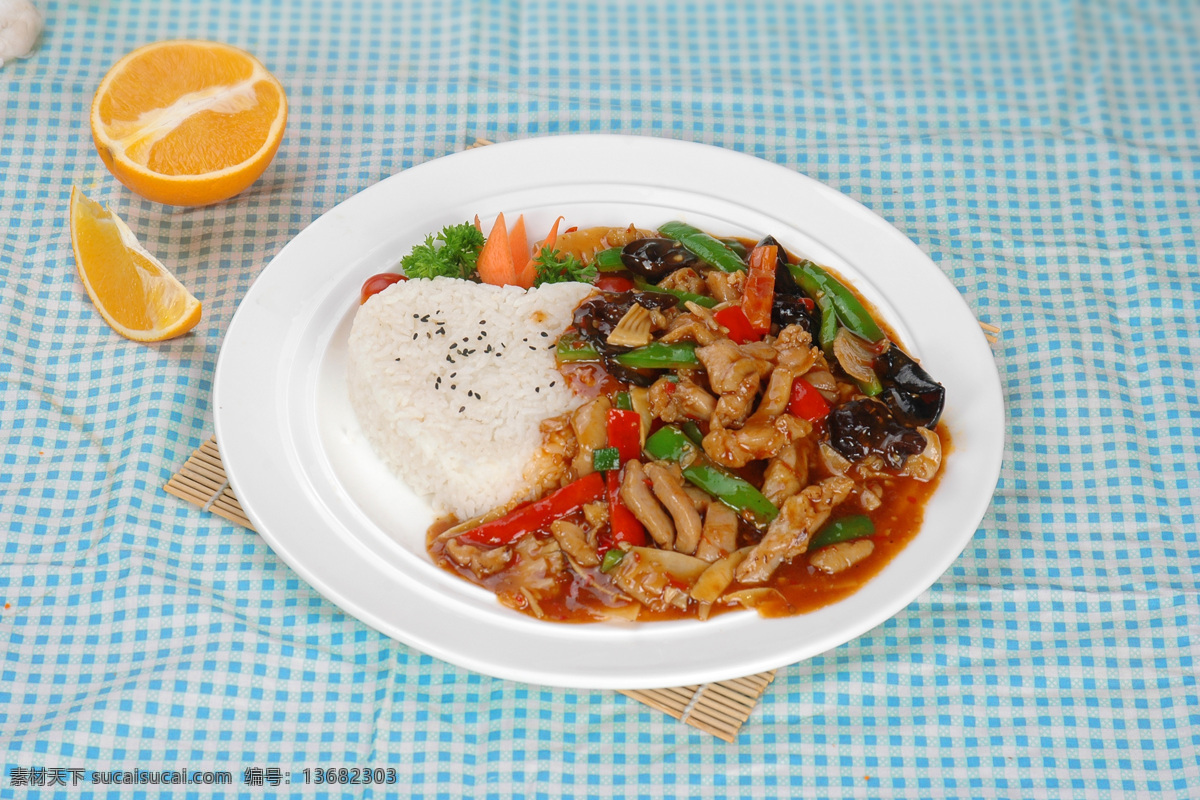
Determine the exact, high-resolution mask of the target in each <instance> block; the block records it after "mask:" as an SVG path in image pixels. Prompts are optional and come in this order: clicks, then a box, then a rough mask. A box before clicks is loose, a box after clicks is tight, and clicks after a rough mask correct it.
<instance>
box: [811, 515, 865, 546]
mask: <svg viewBox="0 0 1200 800" xmlns="http://www.w3.org/2000/svg"><path fill="white" fill-rule="evenodd" d="M874 535H875V525H874V524H873V523H872V522H871V518H870V517H867V516H864V515H862V514H852V515H850V516H848V517H838V518H837V519H834V520H830V521H829V522H827V523H825V525H824V526H822V528H821V530H819V531H817V535H816V536H814V537H813V538H812V541H811V542H809V543H808V550H809V552H812V551H813V550H818V549H820V548H822V547H825V546H826V545H831V544H837V543H838V542H848V541H850V540H851V539H861V538H863V537H864V536H874Z"/></svg>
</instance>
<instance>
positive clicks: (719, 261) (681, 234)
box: [658, 222, 746, 272]
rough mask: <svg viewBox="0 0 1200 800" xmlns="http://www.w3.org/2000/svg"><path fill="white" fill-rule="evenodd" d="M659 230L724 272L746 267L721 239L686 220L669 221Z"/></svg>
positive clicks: (659, 227) (660, 226)
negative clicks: (694, 226) (685, 221)
mask: <svg viewBox="0 0 1200 800" xmlns="http://www.w3.org/2000/svg"><path fill="white" fill-rule="evenodd" d="M658 232H659V233H661V234H662V235H663V236H667V237H669V238H671V239H674V240H675V241H677V242H679V243H680V244H681V245H683V249H685V250H687V251H688V252H689V253H691V254H692V255H694V256H697V257H698V258H700V259H701V260H703V261H705V262H707V263H709V264H712V265H713V266H714V267H716V268H717V269H719V270H721V271H722V272H738V271H741V270H745V269H746V262H745V261H743V260H742V259H741V257H740V256H739V255H738V254H737V253H735V252H733V250H731V249H729V246H728V245H726V244H725V243H724V242H722V241H721V240H719V239H714V238H713V237H712V236H709V235H708V234H707V233H705V232H704V231H702V230H700V229H699V228H693V227H692V226H691V225H688V224H687V223H684V222H667V223H664V224H662V225H659V226H658Z"/></svg>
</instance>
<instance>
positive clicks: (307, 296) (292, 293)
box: [214, 136, 1004, 689]
mask: <svg viewBox="0 0 1200 800" xmlns="http://www.w3.org/2000/svg"><path fill="white" fill-rule="evenodd" d="M500 211H504V212H506V213H508V214H509V215H510V216H512V215H513V213H514V212H523V213H524V214H525V218H526V223H527V225H528V227H529V229H530V230H531V231H539V230H545V229H548V228H549V225H550V223H551V221H552V220H553V218H554V217H556V216H557V215H559V214H562V215H564V216H565V217H566V224H567V225H580V226H591V225H627V224H629V223H630V222H636V223H637V224H639V225H643V226H651V227H653V226H655V225H657V224H659V223H662V222H665V221H667V220H669V219H683V220H685V221H688V222H691V223H693V224H695V225H697V226H698V227H700V228H702V229H704V230H707V231H710V232H714V233H716V234H718V235H741V236H747V237H751V238H759V237H760V236H762V235H764V234H767V233H770V234H772V235H774V236H775V237H776V238H777V239H778V240H779V241H780V242H781V243H782V244H783V245H784V246H785V247H787V248H788V249H789V250H791V251H792V252H794V253H797V254H800V255H804V256H808V257H809V258H812V259H813V260H814V261H816V262H818V263H823V264H828V265H830V266H832V267H833V268H835V269H836V270H838V271H839V272H840V273H841V274H842V275H844V276H845V277H846V278H847V279H849V280H850V281H851V282H852V283H853V284H854V285H855V286H856V287H857V288H858V289H859V290H860V291H861V292H862V294H863V295H864V296H866V298H867V299H868V300H870V301H871V302H872V303H874V305H875V306H876V308H877V309H879V310H880V312H881V313H882V314H883V315H884V316H885V317H886V319H887V320H888V322H889V323H891V325H892V327H893V328H894V329H895V330H896V332H897V333H898V334H899V336H900V337H901V339H902V340H903V341H904V342H905V344H906V345H908V347H909V348H910V349H911V350H912V351H913V353H914V355H916V356H917V357H919V358H920V359H921V361H922V364H923V366H925V368H926V369H927V370H928V371H929V372H930V373H931V374H932V375H934V376H935V377H936V378H937V379H938V380H939V381H941V382H942V383H943V384H944V385H945V386H946V397H947V400H946V412H945V415H944V419H945V422H946V424H947V425H948V426H949V428H950V431H951V434H952V436H953V445H954V449H953V452H952V453H951V454H950V455H949V457H948V458H947V461H946V467H945V474H944V476H943V478H942V481H941V485H940V486H939V488H938V490H937V491H936V493H935V494H934V496H933V498H932V499H931V501H930V503H929V506H928V508H927V509H926V513H925V522H924V525H923V526H922V528H921V531H920V532H919V534H918V535H917V536H916V537H915V538H914V539H913V541H912V542H911V543H910V544H909V545H908V546H907V548H905V549H904V550H903V551H902V552H901V553H900V554H899V555H897V556H896V557H895V558H894V559H893V561H892V562H891V563H890V564H888V565H887V566H886V567H885V568H884V569H883V570H882V571H881V572H880V573H879V574H878V575H877V576H876V577H875V578H874V579H872V580H871V581H870V582H869V583H868V584H867V585H866V586H865V587H864V588H863V589H861V590H860V591H859V592H858V593H856V594H854V595H853V596H851V597H849V598H847V599H845V600H843V601H841V602H838V603H836V604H834V605H831V606H827V607H825V608H822V609H820V610H817V611H814V612H812V613H809V614H804V615H801V616H797V617H791V618H788V619H773V620H765V619H760V618H759V617H758V616H757V615H756V614H754V613H753V612H744V613H736V614H725V615H721V616H720V617H717V618H716V619H713V620H710V621H708V622H704V623H701V622H694V621H683V622H656V623H648V624H633V625H628V624H627V625H619V624H607V623H606V624H591V625H563V624H554V623H546V622H539V621H537V620H535V619H532V618H530V617H526V616H523V615H521V614H518V613H517V612H514V611H511V610H509V609H507V608H505V607H503V606H501V605H500V604H499V603H498V602H497V601H496V599H495V597H494V596H493V595H492V594H490V593H488V592H486V591H484V590H482V589H480V588H478V587H476V586H474V585H472V584H469V583H467V582H466V581H464V580H461V579H459V578H457V577H455V576H452V575H450V574H448V573H446V572H444V571H443V570H441V569H439V568H437V567H436V566H434V565H433V563H432V562H431V561H430V560H429V558H428V556H427V555H426V553H425V548H424V536H425V533H424V532H425V530H426V528H427V526H428V525H429V523H430V522H431V521H432V520H431V514H430V511H429V510H428V508H427V507H426V506H425V504H424V503H423V502H421V501H420V499H418V498H417V497H415V496H414V495H413V494H412V493H411V492H409V491H408V490H407V489H406V488H405V487H404V486H403V485H402V484H401V483H400V482H399V481H398V480H397V479H396V478H394V477H393V476H392V475H391V474H390V472H388V471H387V470H386V468H385V467H383V465H382V464H381V462H380V461H379V459H377V458H376V457H375V455H374V454H373V452H372V451H371V449H370V447H369V446H368V445H367V444H366V442H365V440H364V438H363V436H362V432H361V431H360V430H359V428H358V424H357V422H356V421H355V418H354V415H353V414H352V413H351V410H350V408H349V404H348V400H347V397H346V390H345V379H344V377H345V376H344V369H345V357H346V339H347V336H348V333H349V329H350V324H351V321H352V319H353V316H354V313H355V310H356V309H357V307H358V291H359V286H360V285H361V283H362V282H363V280H365V279H366V278H367V277H368V276H370V275H372V274H374V273H377V272H384V271H387V270H389V269H391V268H393V267H395V265H396V264H397V262H398V261H399V259H400V257H401V256H402V255H403V254H405V253H407V252H408V250H409V249H410V248H411V246H412V245H413V244H415V243H417V242H419V241H421V240H423V239H424V237H425V236H426V235H427V234H428V233H430V232H433V231H437V230H440V228H441V227H442V226H443V225H447V224H451V223H457V222H461V221H463V220H468V219H471V218H473V217H474V216H475V215H476V214H478V215H479V216H480V218H481V219H484V220H490V219H492V218H493V217H494V216H495V215H496V213H497V212H500ZM214 392H215V398H216V401H215V402H216V409H215V417H216V429H217V436H218V440H219V441H220V444H221V453H222V457H223V461H224V464H225V468H226V471H227V472H228V474H229V477H230V480H231V482H232V484H233V487H234V489H235V491H236V492H237V496H238V498H239V500H240V501H241V504H242V508H243V509H244V510H245V511H246V514H247V515H248V516H249V518H250V520H251V521H252V522H253V523H254V526H255V528H256V529H257V530H258V532H259V534H260V535H261V536H262V537H263V538H264V539H265V540H266V541H267V543H268V544H269V545H270V546H271V547H272V548H273V549H274V550H275V552H276V553H278V554H279V556H280V557H281V558H283V559H284V560H285V561H286V562H287V563H288V564H289V565H291V567H292V568H293V569H295V570H296V572H298V573H299V574H300V575H301V576H303V577H304V579H305V580H307V581H308V582H309V583H311V584H312V585H313V586H314V587H315V588H316V589H317V590H318V591H320V592H321V593H322V594H323V595H325V596H326V597H328V598H329V599H330V600H332V601H333V602H334V603H336V604H337V605H338V606H340V607H341V608H343V609H344V610H345V611H346V612H348V613H350V614H352V615H354V616H355V617H357V618H359V619H360V620H362V621H363V622H365V623H367V624H368V625H370V626H372V627H374V628H376V629H378V630H380V631H382V632H383V633H385V634H387V635H388V636H391V637H393V638H395V639H398V640H400V641H402V642H405V643H407V644H409V645H412V646H413V647H416V648H417V649H419V650H422V651H424V652H426V653H429V654H431V655H434V656H437V657H439V658H443V659H445V660H446V661H450V662H452V663H454V664H458V665H460V666H463V667H466V668H468V669H472V670H477V671H479V672H483V673H487V674H490V675H495V676H498V677H502V678H510V679H514V680H521V681H528V682H531V683H540V684H549V685H556V686H570V687H579V688H594V689H604V688H609V689H615V688H623V689H632V688H652V687H660V686H678V685H685V684H693V683H702V682H706V681H714V680H724V679H729V678H734V677H740V676H744V675H748V674H752V673H756V672H760V671H763V670H767V669H774V668H777V667H782V666H785V665H787V664H791V663H794V662H796V661H799V660H802V659H805V658H809V657H811V656H814V655H816V654H818V653H822V652H824V651H826V650H829V649H831V648H833V647H836V646H837V645H840V644H842V643H844V642H846V641H848V640H850V639H852V638H854V637H856V636H858V635H860V634H862V633H863V632H865V631H867V630H869V629H871V628H873V627H874V626H876V625H878V624H879V623H881V622H883V621H884V620H886V619H888V618H889V617H891V616H892V615H893V614H895V613H896V612H898V611H900V609H902V608H904V606H906V605H908V603H910V602H911V601H912V600H913V599H915V598H916V597H917V596H918V595H919V594H920V593H921V592H923V591H924V590H925V589H927V588H928V587H929V586H930V585H931V584H933V582H934V581H936V580H937V579H938V577H939V576H940V575H941V574H942V573H943V572H944V571H945V570H946V569H947V568H948V567H949V565H950V563H951V562H952V561H953V560H954V559H955V558H956V557H957V556H958V554H959V553H960V552H961V551H962V549H963V548H964V547H965V546H966V544H967V542H968V541H969V540H970V538H971V536H972V535H973V534H974V532H975V529H976V526H977V525H978V524H979V521H980V519H981V518H982V517H983V514H984V512H985V511H986V509H987V507H988V503H989V502H990V500H991V496H992V492H993V491H994V489H995V485H996V480H997V477H998V475H999V469H1000V462H1001V457H1002V451H1003V437H1004V410H1003V405H1002V399H1001V391H1000V380H999V375H998V374H997V371H996V367H995V365H994V363H993V361H992V354H991V350H990V349H989V347H988V344H987V342H986V340H985V339H984V337H983V334H982V333H981V332H980V329H979V326H978V324H977V322H976V320H975V318H974V317H973V316H972V314H971V312H970V310H969V309H968V308H967V306H966V304H965V303H964V302H963V300H962V298H961V297H960V296H959V294H958V292H957V291H956V290H955V288H954V287H953V286H952V285H951V284H950V282H949V281H948V280H947V279H946V277H945V276H944V275H943V274H942V272H941V271H940V270H939V269H938V268H937V267H936V266H935V265H934V264H933V263H932V262H931V261H930V260H929V259H928V258H927V257H926V256H925V254H924V253H922V252H921V251H920V250H919V249H918V248H917V247H916V246H915V245H914V244H913V243H912V242H910V241H909V240H908V239H907V238H905V237H904V235H903V234H901V233H900V232H899V231H897V230H896V229H895V228H893V227H892V226H891V225H889V224H888V223H887V222H885V221H884V220H882V219H880V218H879V217H877V216H875V215H874V214H873V213H871V212H870V211H868V210H867V209H866V208H864V207H863V206H861V205H859V204H858V203H857V202H855V201H853V200H851V199H850V198H848V197H846V196H845V195H842V194H840V193H839V192H837V191H835V190H833V189H831V188H829V187H827V186H825V185H823V184H821V183H818V182H816V181H814V180H811V179H809V178H806V177H804V176H802V175H798V174H796V173H794V172H792V171H790V170H788V169H786V168H783V167H780V166H778V165H774V164H771V163H768V162H766V161H762V160H760V159H756V158H753V157H750V156H747V155H742V154H739V153H735V152H732V151H729V150H722V149H719V148H714V147H709V146H706V145H699V144H692V143H686V142H677V141H670V140H661V139H650V138H642V137H624V136H563V137H551V138H542V139H526V140H521V141H516V142H509V143H506V144H498V145H493V146H489V147H483V148H478V149H475V150H470V151H466V152H463V153H458V154H456V155H452V156H447V157H445V158H440V159H437V160H436V161H432V162H429V163H426V164H422V165H420V166H417V167H414V168H412V169H410V170H407V171H406V172H403V173H401V174H399V175H395V176H393V177H391V178H388V179H386V180H384V181H381V182H380V183H378V184H376V185H375V186H372V187H370V188H368V189H366V190H364V191H362V192H360V193H359V194H357V195H355V196H354V197H352V198H350V199H349V200H347V201H345V202H344V203H342V204H341V205H339V206H337V207H336V208H334V209H332V210H331V211H329V212H328V213H326V214H325V215H324V216H322V217H321V218H320V219H318V220H317V221H316V222H314V223H313V224H311V225H310V226H308V228H306V229H305V230H304V231H302V232H301V233H300V235H298V236H297V237H296V238H295V239H294V240H292V242H290V243H289V244H288V245H287V246H286V247H284V248H283V250H281V251H280V253H279V255H277V256H276V257H275V259H274V260H273V261H271V263H270V264H269V265H268V266H267V267H266V268H265V269H264V270H263V272H262V274H261V275H260V276H259V278H258V280H257V281H255V283H254V285H253V286H252V287H251V288H250V291H249V292H248V293H247V295H246V297H245V299H244V300H243V301H242V303H241V306H240V307H239V308H238V311H237V313H236V315H235V316H234V318H233V321H232V322H231V323H230V326H229V331H228V333H227V334H226V336H225V341H224V344H223V346H222V348H221V356H220V360H219V361H218V363H217V372H216V385H215V389H214Z"/></svg>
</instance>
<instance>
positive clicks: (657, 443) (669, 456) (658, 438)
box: [642, 425, 696, 461]
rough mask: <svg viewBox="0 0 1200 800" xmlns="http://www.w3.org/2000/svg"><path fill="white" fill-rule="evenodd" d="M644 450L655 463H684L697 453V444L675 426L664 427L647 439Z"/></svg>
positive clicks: (643, 446)
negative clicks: (689, 456)
mask: <svg viewBox="0 0 1200 800" xmlns="http://www.w3.org/2000/svg"><path fill="white" fill-rule="evenodd" d="M642 450H643V451H645V453H646V455H648V456H650V458H652V459H654V460H655V461H682V460H683V459H684V457H686V456H688V455H690V454H692V453H694V452H696V443H695V442H693V441H692V440H691V439H689V438H688V437H687V434H685V433H684V432H683V431H681V430H680V429H679V428H677V427H675V426H674V425H664V426H662V427H661V428H659V429H658V430H656V431H655V432H654V433H652V434H650V435H649V436H648V437H646V443H645V444H644V445H642Z"/></svg>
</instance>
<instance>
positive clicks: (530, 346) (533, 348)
mask: <svg viewBox="0 0 1200 800" xmlns="http://www.w3.org/2000/svg"><path fill="white" fill-rule="evenodd" d="M529 349H530V350H537V348H536V347H534V346H533V345H529Z"/></svg>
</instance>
